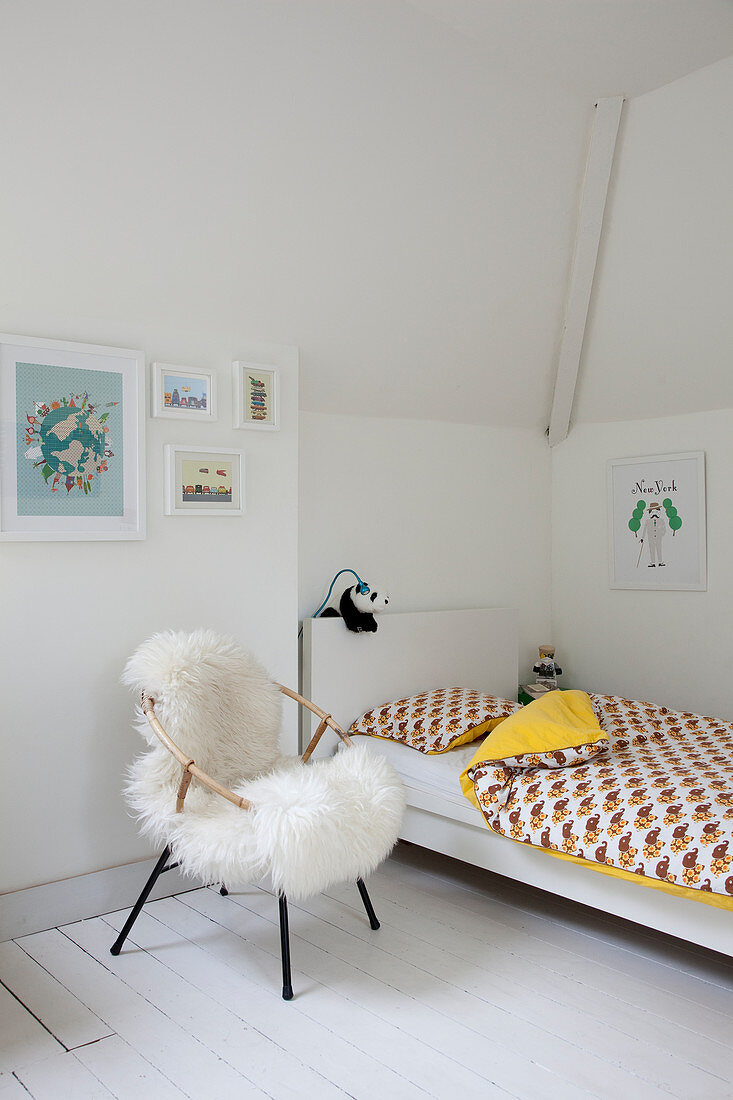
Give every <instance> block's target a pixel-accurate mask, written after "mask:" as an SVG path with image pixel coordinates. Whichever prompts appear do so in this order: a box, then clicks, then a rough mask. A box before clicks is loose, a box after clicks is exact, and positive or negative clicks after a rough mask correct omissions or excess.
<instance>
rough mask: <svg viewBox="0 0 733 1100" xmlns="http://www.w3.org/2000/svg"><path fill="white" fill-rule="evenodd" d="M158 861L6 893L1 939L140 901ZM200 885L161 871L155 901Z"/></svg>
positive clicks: (0, 911)
mask: <svg viewBox="0 0 733 1100" xmlns="http://www.w3.org/2000/svg"><path fill="white" fill-rule="evenodd" d="M156 858H157V857H156ZM155 863H156V859H143V860H140V862H138V863H126V864H124V865H123V866H122V867H110V868H108V869H107V870H106V871H94V872H92V873H91V874H88V875H77V876H75V877H74V878H65V879H61V880H60V881H58V882H49V883H46V884H45V885H43V886H31V887H29V888H28V889H26V890H15V891H13V892H12V893H9V894H0V942H2V941H4V940H15V939H17V938H18V937H19V936H29V935H30V934H31V933H33V932H45V931H46V929H48V928H57V927H58V926H59V925H60V924H71V923H72V922H73V921H78V920H85V919H86V918H87V917H99V916H101V915H102V914H103V913H114V912H116V911H117V910H118V909H125V908H127V907H130V906H132V905H134V903H135V901H136V900H137V898H138V895H139V894H140V891H141V890H142V888H143V886H144V885H145V883H146V882H147V880H148V877H149V875H150V872H151V871H152V870H153V867H154V866H155ZM200 886H201V883H200V882H197V881H195V880H193V879H187V878H184V877H183V876H182V875H181V874H180V872H179V871H177V870H175V869H174V870H172V871H167V872H166V873H165V874H164V875H161V876H160V878H159V879H158V881H157V882H156V884H155V888H154V889H153V892H152V893H151V895H150V900H151V901H153V900H154V899H155V898H166V897H169V896H170V895H171V894H180V893H183V891H185V890H197V889H198V888H199V887H200Z"/></svg>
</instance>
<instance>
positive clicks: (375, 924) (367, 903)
mask: <svg viewBox="0 0 733 1100" xmlns="http://www.w3.org/2000/svg"><path fill="white" fill-rule="evenodd" d="M356 885H357V886H358V887H359V893H360V894H361V900H362V901H363V902H364V908H365V909H366V915H367V916H368V917H369V924H370V925H371V927H372V930H373V931H374V932H376V930H377V929H378V928H379V921H378V920H377V914H376V913H375V912H374V906H373V905H372V899H371V898H370V897H369V894H368V892H367V888H366V886H365V885H364V880H363V879H361V878H358V879H357V880H356Z"/></svg>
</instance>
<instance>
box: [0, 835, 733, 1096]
mask: <svg viewBox="0 0 733 1100" xmlns="http://www.w3.org/2000/svg"><path fill="white" fill-rule="evenodd" d="M368 886H369V890H370V893H371V896H372V900H373V902H374V906H375V909H376V911H377V915H378V916H379V918H380V921H381V924H382V927H381V928H380V929H379V930H378V931H372V930H371V929H370V927H369V924H368V922H367V920H366V918H365V914H364V909H363V906H362V904H361V901H360V898H359V895H358V892H357V890H356V887H355V885H354V884H348V883H347V884H344V885H343V886H339V887H335V888H334V889H331V890H329V891H328V892H327V893H326V894H323V895H321V896H319V897H317V898H312V899H309V900H308V901H306V902H303V903H301V904H293V903H292V902H291V904H290V926H291V947H292V963H293V985H294V989H295V999H294V1000H293V1001H290V1002H284V1001H283V1000H282V998H281V996H280V982H281V975H280V941H279V929H278V920H277V905H276V900H275V898H273V896H272V894H270V893H268V892H267V891H266V890H263V889H261V888H258V887H255V886H247V887H242V888H240V889H233V890H231V892H230V894H229V896H228V897H222V896H221V895H220V894H219V892H218V891H217V890H215V889H209V888H203V887H202V888H201V889H198V890H193V891H191V892H188V893H185V894H181V895H178V896H177V897H175V898H173V897H172V898H166V899H162V900H160V901H155V902H151V903H150V904H149V905H147V906H146V907H145V910H144V912H143V914H142V915H141V917H140V918H139V919H138V921H137V923H136V925H135V927H134V928H133V931H132V933H131V935H130V937H129V939H128V941H127V943H126V945H125V948H124V949H123V951H122V954H121V955H120V956H118V957H114V956H112V955H110V953H109V948H110V945H111V943H112V942H113V940H114V938H115V935H116V932H117V931H118V930H119V929H120V928H121V926H122V924H123V922H124V920H125V917H126V915H127V914H126V911H124V912H120V913H111V914H108V915H107V916H105V917H95V918H92V919H90V920H88V921H81V922H78V923H75V924H71V925H66V926H64V927H62V928H59V929H52V930H50V931H48V932H41V933H37V934H35V935H29V936H24V937H22V938H20V939H18V940H17V941H15V942H8V943H6V944H2V945H0V983H1V984H0V1018H1V1020H2V1025H1V1027H0V1100H18V1098H19V1097H23V1096H25V1097H28V1096H32V1097H35V1098H36V1100H59V1098H61V1100H64V1098H65V1097H67V1096H68V1097H69V1098H73V1100H86V1098H97V1097H109V1096H114V1097H118V1098H120V1100H173V1098H175V1097H189V1098H190V1100H209V1098H210V1097H212V1096H216V1097H217V1100H219V1098H223V1100H226V1098H228V1097H232V1098H233V1097H237V1100H240V1098H247V1097H253V1098H256V1097H269V1098H270V1100H281V1098H282V1100H296V1098H297V1100H301V1098H306V1100H310V1098H313V1100H338V1098H339V1097H351V1098H352V1100H374V1098H381V1097H384V1098H385V1100H393V1098H394V1100H425V1098H426V1097H433V1098H435V1100H453V1097H455V1096H459V1095H460V1096H461V1097H462V1098H463V1100H591V1098H596V1100H611V1098H614V1100H615V1098H616V1097H618V1096H623V1098H624V1100H642V1098H643V1100H662V1098H675V1100H729V1098H730V1097H731V1096H733V1056H732V1055H731V1037H733V966H731V965H730V963H729V962H728V960H724V959H721V958H720V957H718V956H716V955H714V954H713V953H711V952H705V951H704V950H702V949H697V948H691V947H689V946H688V945H684V944H681V943H679V942H678V941H675V940H673V939H672V938H671V937H668V936H661V935H658V934H656V933H653V932H651V931H648V930H643V929H638V928H636V927H635V926H632V925H629V924H627V923H626V922H623V921H620V920H617V919H615V918H613V917H606V916H604V915H601V914H598V913H595V912H593V911H591V910H588V909H585V908H583V907H581V906H574V905H572V904H571V903H569V902H566V901H563V900H562V899H559V898H554V897H552V896H550V895H546V894H543V893H542V892H541V891H537V890H532V889H531V888H529V887H524V886H522V885H521V884H517V883H511V882H508V880H505V879H502V878H501V877H500V876H496V875H492V874H490V873H489V872H484V871H481V870H480V869H478V868H475V867H469V866H467V865H465V864H460V863H457V862H456V861H453V860H449V859H447V858H445V857H442V856H436V855H435V854H433V853H427V852H425V851H424V850H422V849H419V848H416V847H413V846H408V845H400V846H399V847H398V850H397V852H396V853H395V855H394V856H393V857H392V859H390V860H389V861H388V862H387V863H386V864H384V865H383V866H382V867H381V868H380V869H379V871H378V872H377V873H376V874H375V875H374V876H372V878H371V880H370V882H369V883H368Z"/></svg>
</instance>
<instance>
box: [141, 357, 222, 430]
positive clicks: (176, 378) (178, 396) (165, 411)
mask: <svg viewBox="0 0 733 1100" xmlns="http://www.w3.org/2000/svg"><path fill="white" fill-rule="evenodd" d="M152 384H153V400H152V410H153V416H163V417H165V416H167V417H171V418H173V419H176V420H216V375H215V374H214V373H213V372H212V371H204V372H201V371H192V370H189V369H188V367H177V366H175V365H174V364H173V363H153V369H152Z"/></svg>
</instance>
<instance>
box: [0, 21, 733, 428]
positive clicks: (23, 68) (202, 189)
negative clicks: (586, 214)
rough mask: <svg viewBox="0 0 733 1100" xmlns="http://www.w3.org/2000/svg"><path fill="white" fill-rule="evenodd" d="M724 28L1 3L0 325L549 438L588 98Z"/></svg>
mask: <svg viewBox="0 0 733 1100" xmlns="http://www.w3.org/2000/svg"><path fill="white" fill-rule="evenodd" d="M438 9H442V10H438ZM732 12H733V6H732V5H731V4H729V3H725V4H723V3H722V2H713V0H690V2H689V3H685V4H682V3H680V2H679V0H658V2H654V3H651V2H645V0H617V2H614V0H605V2H603V3H601V2H600V0H584V2H582V3H579V2H567V3H566V2H564V0H531V2H530V0H484V2H480V0H476V2H475V3H464V2H461V0H445V3H444V4H442V5H441V4H439V3H438V2H437V0H435V2H433V0H416V2H415V3H407V2H403V0H338V2H334V0H308V2H307V3H304V2H303V0H278V2H273V0H215V2H214V3H212V2H211V0H187V2H186V3H185V4H181V3H180V2H179V0H156V3H154V4H151V3H150V2H149V0H108V2H105V3H104V4H99V5H93V4H92V5H90V4H89V3H88V2H87V0H66V2H65V3H64V4H63V5H59V4H58V3H57V2H56V0H5V2H4V3H3V4H2V5H1V6H0V24H1V25H0V34H2V37H3V41H4V42H5V43H6V44H8V45H6V50H5V53H4V61H3V65H2V67H0V102H2V103H3V104H5V105H6V109H5V110H4V111H3V112H2V115H1V117H0V147H2V148H3V149H4V150H5V152H6V157H8V163H9V164H10V165H11V167H12V170H10V171H6V172H4V173H3V179H2V188H3V192H2V214H3V224H2V227H0V228H1V229H2V235H3V254H4V256H6V257H12V263H11V264H7V263H6V264H4V265H2V268H1V269H0V303H5V304H6V305H7V306H8V308H10V309H13V307H14V306H15V307H17V306H18V305H19V304H20V303H22V302H23V301H24V297H23V296H24V293H25V289H24V288H25V287H27V286H33V288H34V289H33V296H34V302H35V303H36V305H37V307H38V308H39V309H45V310H48V311H49V314H50V313H55V314H62V315H63V314H72V313H73V314H83V315H87V316H90V317H91V316H97V317H105V316H106V317H112V318H114V317H118V318H125V317H126V316H136V317H139V318H140V319H141V322H143V321H145V319H146V318H149V319H151V320H155V321H158V320H160V319H164V320H166V321H168V322H171V323H176V324H179V323H180V324H181V325H182V326H184V327H185V325H186V324H187V323H188V322H189V321H190V323H191V324H192V326H194V327H195V326H202V325H204V326H207V327H215V328H217V329H220V330H222V331H224V330H225V329H227V328H229V329H231V328H236V330H238V331H243V330H244V331H248V332H250V333H251V334H252V339H254V340H257V339H259V340H265V341H278V342H283V343H295V344H298V345H299V347H300V349H301V364H302V378H301V383H302V384H301V395H302V397H301V401H302V406H303V407H304V408H305V409H308V410H320V411H326V412H338V413H350V412H357V413H363V414H371V415H374V416H391V417H405V416H406V417H415V418H425V419H439V420H449V421H455V422H475V423H485V424H505V425H511V424H517V425H532V426H536V427H538V428H541V427H544V425H545V424H546V422H547V416H548V411H549V406H550V399H551V392H552V383H553V372H554V367H555V357H556V350H557V344H558V339H559V334H560V328H561V322H562V311H563V303H564V297H565V291H566V283H567V275H568V269H569V265H570V258H571V251H572V244H573V235H574V230H575V218H576V211H577V205H578V199H579V191H580V184H581V177H582V169H583V164H584V158H585V153H586V145H587V140H588V134H589V128H590V122H591V115H592V107H593V102H594V97H595V96H597V95H600V94H610V93H616V92H619V91H623V92H626V93H629V92H636V91H639V90H643V89H644V88H645V87H646V86H647V85H648V83H649V81H650V80H653V81H657V80H660V79H662V80H668V79H672V78H673V77H675V76H679V75H681V73H682V72H683V71H688V68H695V67H697V66H699V65H701V64H705V63H706V62H708V61H710V60H715V58H716V57H718V56H720V51H721V50H723V49H728V51H729V52H733V44H731V43H730V35H731V30H732V28H731V18H730V17H731V13H732ZM609 13H612V16H613V17H612V18H611V17H610V16H609ZM436 14H437V15H440V16H441V18H436ZM448 14H450V15H451V19H453V20H454V21H455V20H456V18H457V16H458V15H460V20H459V22H460V23H461V24H463V23H465V21H466V19H467V18H468V16H471V17H472V18H474V19H479V18H480V21H481V26H480V27H479V30H480V32H481V33H475V28H474V29H473V30H471V33H470V34H469V33H464V31H463V30H462V29H456V28H455V27H454V26H453V25H448V24H447V23H446V21H445V20H446V18H447V16H448ZM602 16H603V18H602ZM604 20H605V21H604ZM39 27H43V33H42V34H41V33H39ZM469 29H471V28H469ZM726 42H727V43H728V45H727V46H726V45H725V43H726ZM80 242H81V243H82V244H83V245H84V247H87V246H89V247H93V249H94V250H95V254H96V255H97V256H98V263H97V264H95V265H93V266H88V265H86V264H84V265H82V264H80V263H79V262H78V260H77V257H78V255H79V244H80ZM70 272H73V278H70ZM161 288H164V293H163V292H162V291H161ZM172 300H174V301H175V302H176V307H175V310H174V311H173V312H171V308H170V306H169V305H167V306H166V307H165V309H166V313H165V317H162V315H161V310H162V308H163V307H162V305H161V303H162V302H163V301H165V302H166V303H170V302H171V301H172ZM49 334H50V335H53V332H50V333H49ZM79 338H80V339H83V332H80V334H79ZM232 351H233V357H236V356H237V354H238V353H237V351H236V348H233V349H232Z"/></svg>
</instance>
